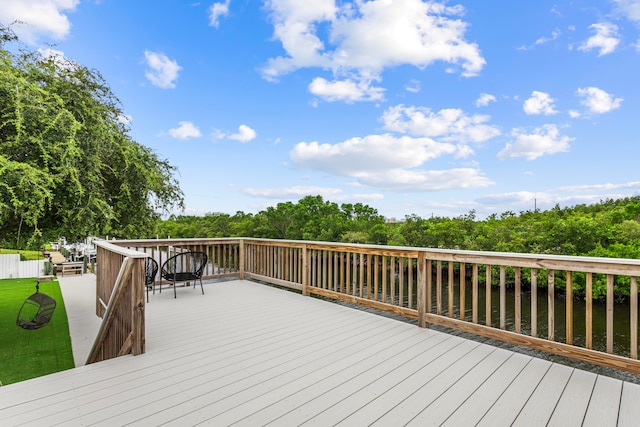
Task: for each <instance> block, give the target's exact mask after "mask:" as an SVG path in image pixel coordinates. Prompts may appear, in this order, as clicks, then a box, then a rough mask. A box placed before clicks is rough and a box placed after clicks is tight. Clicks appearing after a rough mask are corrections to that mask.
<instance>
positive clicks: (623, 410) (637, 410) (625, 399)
mask: <svg viewBox="0 0 640 427" xmlns="http://www.w3.org/2000/svg"><path fill="white" fill-rule="evenodd" d="M638 402H640V387H636V386H635V385H632V384H629V383H624V384H622V396H621V397H620V414H619V415H618V426H620V427H623V426H637V425H638V420H640V404H638Z"/></svg>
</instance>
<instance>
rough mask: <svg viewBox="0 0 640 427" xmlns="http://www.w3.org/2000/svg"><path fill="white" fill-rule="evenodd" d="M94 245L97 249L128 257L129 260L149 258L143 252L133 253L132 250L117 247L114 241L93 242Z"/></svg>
mask: <svg viewBox="0 0 640 427" xmlns="http://www.w3.org/2000/svg"><path fill="white" fill-rule="evenodd" d="M94 243H95V245H96V246H98V247H101V248H103V249H107V250H109V251H111V252H114V253H117V254H119V255H122V256H126V257H130V258H147V257H148V256H149V255H147V254H145V253H144V252H138V251H134V250H131V249H127V248H124V247H122V246H119V245H117V244H115V241H107V240H94Z"/></svg>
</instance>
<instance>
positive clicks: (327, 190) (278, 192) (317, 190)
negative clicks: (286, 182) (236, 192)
mask: <svg viewBox="0 0 640 427" xmlns="http://www.w3.org/2000/svg"><path fill="white" fill-rule="evenodd" d="M242 192H243V193H245V194H248V195H249V196H253V197H264V198H266V199H291V198H295V199H299V198H302V197H305V196H309V195H317V194H319V195H321V196H322V197H323V198H330V199H333V198H335V197H336V196H339V195H340V194H341V193H342V189H340V188H331V187H307V186H293V187H286V188H262V189H260V188H245V189H243V190H242Z"/></svg>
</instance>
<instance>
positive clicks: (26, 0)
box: [0, 0, 80, 44]
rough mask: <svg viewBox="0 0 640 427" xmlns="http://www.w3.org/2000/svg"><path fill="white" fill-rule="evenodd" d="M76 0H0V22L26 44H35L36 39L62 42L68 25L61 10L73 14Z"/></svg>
mask: <svg viewBox="0 0 640 427" xmlns="http://www.w3.org/2000/svg"><path fill="white" fill-rule="evenodd" d="M78 3H80V0H3V1H2V7H0V22H2V23H3V24H4V25H9V24H11V23H12V22H15V21H21V22H23V24H16V25H13V26H12V27H11V29H12V30H13V32H14V33H16V35H17V36H18V37H20V39H21V40H22V41H24V42H26V43H30V44H35V43H36V42H37V40H38V37H39V36H46V37H51V38H53V39H55V40H63V39H64V38H66V37H67V36H68V35H69V31H70V30H71V23H70V22H69V18H67V15H65V13H64V12H65V11H68V12H73V11H74V10H75V8H76V6H77V5H78Z"/></svg>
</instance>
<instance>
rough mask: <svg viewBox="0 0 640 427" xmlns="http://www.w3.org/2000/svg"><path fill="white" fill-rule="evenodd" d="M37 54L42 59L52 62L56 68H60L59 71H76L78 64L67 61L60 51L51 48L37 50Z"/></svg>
mask: <svg viewBox="0 0 640 427" xmlns="http://www.w3.org/2000/svg"><path fill="white" fill-rule="evenodd" d="M38 53H39V54H40V56H41V57H42V59H45V60H51V61H53V62H54V63H55V64H56V66H58V67H60V68H61V69H65V70H75V69H77V65H78V64H76V63H75V62H73V61H71V60H69V59H67V58H66V57H65V56H64V52H62V51H61V50H56V49H51V48H46V49H42V48H40V49H38Z"/></svg>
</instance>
